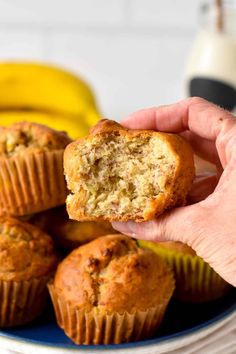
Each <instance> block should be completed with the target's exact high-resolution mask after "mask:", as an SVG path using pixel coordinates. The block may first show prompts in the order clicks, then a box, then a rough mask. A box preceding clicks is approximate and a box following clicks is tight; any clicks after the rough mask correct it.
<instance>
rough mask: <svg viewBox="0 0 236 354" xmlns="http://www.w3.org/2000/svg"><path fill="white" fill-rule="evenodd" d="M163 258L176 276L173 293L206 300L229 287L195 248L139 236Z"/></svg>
mask: <svg viewBox="0 0 236 354" xmlns="http://www.w3.org/2000/svg"><path fill="white" fill-rule="evenodd" d="M138 244H139V245H140V246H141V247H147V248H149V249H151V250H153V251H154V252H156V254H157V255H159V256H160V257H162V258H163V260H165V261H166V262H167V263H168V264H169V266H170V267H171V268H172V269H173V271H174V274H175V280H176V289H175V293H174V296H175V297H176V298H178V299H179V300H182V301H186V302H206V301H213V300H216V299H219V298H220V297H222V296H224V295H225V294H227V293H228V291H229V290H230V289H231V286H230V284H228V283H227V282H226V281H225V280H224V279H222V278H221V277H220V275H219V274H217V273H216V272H215V271H214V270H213V269H212V268H211V267H210V266H209V264H208V263H206V262H204V261H203V259H202V258H200V257H198V256H197V254H196V252H195V251H194V250H193V249H192V248H191V247H189V246H188V245H186V244H184V243H182V242H157V243H154V242H150V241H142V240H139V241H138Z"/></svg>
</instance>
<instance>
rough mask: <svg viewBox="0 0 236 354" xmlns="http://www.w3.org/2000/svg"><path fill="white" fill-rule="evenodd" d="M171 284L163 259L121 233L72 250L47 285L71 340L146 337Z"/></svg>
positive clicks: (102, 341)
mask: <svg viewBox="0 0 236 354" xmlns="http://www.w3.org/2000/svg"><path fill="white" fill-rule="evenodd" d="M173 290H174V278H173V273H172V271H171V270H170V268H169V267H168V265H167V264H166V263H165V262H164V261H163V260H162V259H161V258H160V257H158V256H157V255H156V254H155V253H154V252H152V251H150V250H147V249H141V248H139V247H138V246H137V244H136V242H135V241H134V240H132V239H131V238H129V237H127V236H124V235H108V236H104V237H100V238H97V239H96V240H94V241H92V242H90V243H87V244H86V245H83V246H81V247H79V248H77V249H76V250H74V251H72V252H71V253H70V255H68V256H67V257H66V258H65V259H64V260H63V261H62V263H61V264H60V265H59V266H58V269H57V271H56V274H55V278H54V280H53V282H52V283H50V285H49V291H50V294H51V298H52V301H53V305H54V309H55V313H56V317H57V322H58V324H59V326H60V327H61V328H63V329H64V331H65V333H66V334H67V336H68V337H70V338H71V339H72V340H73V341H74V342H75V343H77V344H110V343H122V342H129V341H135V340H138V339H141V338H147V337H150V336H151V335H153V334H154V333H155V331H156V330H157V329H158V327H159V326H160V323H161V321H162V319H163V316H164V313H165V310H166V307H167V305H168V303H169V300H170V298H171V295H172V293H173Z"/></svg>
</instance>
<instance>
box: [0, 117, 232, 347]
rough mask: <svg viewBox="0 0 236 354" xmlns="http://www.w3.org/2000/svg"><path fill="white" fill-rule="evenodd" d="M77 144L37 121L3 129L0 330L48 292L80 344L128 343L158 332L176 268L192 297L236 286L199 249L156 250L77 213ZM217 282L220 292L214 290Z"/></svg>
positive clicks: (36, 311)
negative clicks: (66, 161) (72, 204)
mask: <svg viewBox="0 0 236 354" xmlns="http://www.w3.org/2000/svg"><path fill="white" fill-rule="evenodd" d="M70 142H71V139H70V138H69V137H68V136H67V134H66V133H64V132H58V131H55V130H53V129H51V128H48V127H45V126H42V125H39V124H35V123H26V122H22V123H17V124H14V125H12V126H11V127H7V128H5V127H4V128H3V127H2V128H0V297H1V303H0V327H2V328H3V327H12V326H18V325H24V324H25V323H28V322H30V321H32V320H34V319H35V318H36V317H37V316H39V315H40V314H41V312H42V311H43V308H44V305H45V302H46V299H47V295H48V289H49V292H50V295H51V299H52V302H53V306H54V310H55V314H56V318H57V322H58V325H59V326H60V327H61V328H63V330H64V331H65V333H66V334H67V335H68V336H69V337H70V338H71V339H72V340H73V341H74V342H75V343H77V344H102V343H103V344H110V343H122V342H128V341H134V340H138V339H142V338H148V337H150V336H152V335H153V334H154V333H155V331H156V330H157V328H158V327H159V326H160V324H161V322H162V319H163V317H164V314H165V311H166V308H167V305H168V303H169V301H170V299H171V297H172V294H173V292H174V289H175V280H174V273H175V275H176V281H177V292H176V295H179V294H183V293H184V296H182V299H184V300H186V301H196V300H197V301H199V300H201V301H208V300H211V299H213V298H216V297H219V296H222V295H223V294H225V293H226V292H227V291H228V288H229V286H228V285H227V284H226V283H225V282H224V281H223V280H222V279H221V278H220V277H219V276H217V275H215V274H216V273H214V272H213V270H211V268H210V267H209V266H208V265H206V264H205V263H204V266H202V265H201V264H202V263H203V261H202V260H200V259H199V258H198V257H197V256H196V255H195V254H193V253H191V252H192V251H191V252H190V251H189V250H188V251H186V249H184V248H181V251H180V250H176V249H175V247H169V248H171V252H170V251H169V250H168V251H167V249H165V251H163V250H162V251H161V252H159V248H158V251H157V248H155V246H154V248H155V249H154V251H155V252H153V250H150V249H149V248H150V244H142V245H141V246H142V247H139V245H138V244H137V243H136V241H134V240H132V239H131V238H129V237H127V236H123V235H120V234H117V232H116V231H115V230H113V229H112V227H111V225H110V224H109V223H108V222H105V221H101V222H89V221H85V222H76V221H72V220H69V219H68V216H67V213H66V211H65V206H64V204H65V199H66V196H67V188H66V183H65V179H64V174H63V153H64V149H65V147H66V146H67V145H68V144H69V143H70ZM49 235H50V236H49ZM104 235H106V236H104ZM85 243H86V244H85ZM151 248H153V245H151ZM71 250H72V252H71V253H69V255H67V253H68V251H71ZM170 254H171V258H170V256H169V255H170ZM180 254H181V256H180ZM65 255H66V256H65ZM64 256H65V258H64V259H63V260H61V258H63V257H64ZM163 258H164V259H163ZM170 259H171V261H170ZM166 260H167V262H166ZM201 262H202V263H201ZM168 263H169V264H168ZM58 264H59V265H58ZM171 268H172V269H171ZM209 269H210V270H209ZM196 278H197V281H195V279H196ZM196 283H197V284H198V288H197V291H198V292H197V298H196V296H195V298H194V296H192V294H193V293H194V292H195V288H194V286H195V284H196ZM186 284H187V285H186ZM199 284H200V285H199ZM215 284H217V288H216V289H219V291H215V292H214V294H211V293H210V292H209V291H210V288H211V287H213V286H215ZM188 289H190V291H189V293H190V295H189V297H188ZM186 294H187V295H186ZM180 298H181V296H180Z"/></svg>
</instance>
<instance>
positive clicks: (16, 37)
mask: <svg viewBox="0 0 236 354" xmlns="http://www.w3.org/2000/svg"><path fill="white" fill-rule="evenodd" d="M24 59H28V60H44V59H45V49H44V33H43V32H42V31H36V30H33V31H32V30H31V31H28V30H26V29H13V30H10V29H9V28H6V29H5V28H4V27H2V26H0V60H24Z"/></svg>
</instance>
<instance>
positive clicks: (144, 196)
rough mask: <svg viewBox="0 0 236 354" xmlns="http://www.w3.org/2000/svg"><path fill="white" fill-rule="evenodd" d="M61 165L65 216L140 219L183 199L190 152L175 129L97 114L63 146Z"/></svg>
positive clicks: (191, 169) (190, 167)
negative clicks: (129, 124)
mask: <svg viewBox="0 0 236 354" xmlns="http://www.w3.org/2000/svg"><path fill="white" fill-rule="evenodd" d="M64 171H65V176H66V180H67V186H68V189H69V190H70V194H69V196H68V197H67V210H68V213H69V216H70V218H72V219H75V220H78V221H85V220H94V221H97V220H108V221H114V220H119V221H127V220H130V219H132V220H135V221H137V222H141V221H145V220H150V219H153V218H154V217H155V216H158V215H160V214H161V213H162V212H163V211H164V210H166V209H169V208H172V207H174V206H178V205H182V204H184V203H185V199H186V195H187V193H188V192H189V190H190V188H191V185H192V181H193V178H194V161H193V152H192V149H191V147H190V146H189V144H188V143H187V142H186V141H185V140H184V139H183V138H181V137H180V136H178V135H176V134H167V133H160V132H155V131H151V130H149V131H147V130H146V131H145V130H129V129H126V128H124V127H122V126H121V125H119V124H118V123H116V122H113V121H109V120H102V121H100V122H99V123H98V124H97V125H96V126H95V127H94V128H93V129H92V130H91V132H90V134H89V135H88V136H87V137H86V138H83V139H79V140H77V141H75V142H73V143H71V144H69V145H68V146H67V148H66V150H65V154H64Z"/></svg>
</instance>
